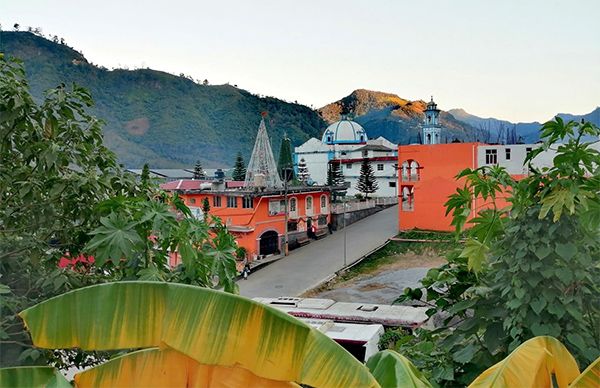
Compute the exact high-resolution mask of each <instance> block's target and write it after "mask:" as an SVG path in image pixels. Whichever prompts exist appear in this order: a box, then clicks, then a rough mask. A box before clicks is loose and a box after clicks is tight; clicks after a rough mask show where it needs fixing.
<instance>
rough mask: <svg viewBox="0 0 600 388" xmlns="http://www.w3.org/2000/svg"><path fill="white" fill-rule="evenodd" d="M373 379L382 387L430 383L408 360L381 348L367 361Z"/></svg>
mask: <svg viewBox="0 0 600 388" xmlns="http://www.w3.org/2000/svg"><path fill="white" fill-rule="evenodd" d="M367 367H368V368H369V369H370V370H371V373H372V374H373V377H375V380H377V382H378V383H379V385H381V386H382V387H383V388H388V387H390V388H392V387H403V388H413V387H414V388H430V387H431V384H430V383H429V381H427V379H426V378H425V376H423V374H422V373H421V372H420V371H419V370H418V369H417V368H416V367H415V366H414V365H413V363H412V362H410V360H409V359H408V358H406V357H404V356H402V355H401V354H398V353H396V352H394V351H393V350H382V351H381V352H377V353H375V354H374V355H373V356H372V357H371V358H369V360H368V361H367Z"/></svg>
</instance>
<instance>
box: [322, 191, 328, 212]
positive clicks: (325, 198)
mask: <svg viewBox="0 0 600 388" xmlns="http://www.w3.org/2000/svg"><path fill="white" fill-rule="evenodd" d="M325 208H327V196H326V195H324V194H323V195H321V209H325Z"/></svg>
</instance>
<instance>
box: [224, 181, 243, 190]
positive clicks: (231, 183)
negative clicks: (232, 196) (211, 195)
mask: <svg viewBox="0 0 600 388" xmlns="http://www.w3.org/2000/svg"><path fill="white" fill-rule="evenodd" d="M225 187H227V188H228V189H237V188H240V187H244V181H226V182H225Z"/></svg>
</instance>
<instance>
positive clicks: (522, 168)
mask: <svg viewBox="0 0 600 388" xmlns="http://www.w3.org/2000/svg"><path fill="white" fill-rule="evenodd" d="M540 146H541V145H540V144H511V145H489V144H481V143H450V144H430V145H407V146H399V147H398V165H399V166H400V176H399V178H398V187H399V191H398V192H399V203H400V206H399V207H398V212H399V229H400V230H410V229H415V228H418V229H425V230H435V231H453V230H454V227H453V226H452V225H451V224H450V223H451V221H452V217H451V215H450V214H449V215H446V208H445V206H444V204H445V203H446V201H447V200H448V197H449V196H450V195H451V194H453V193H455V192H456V189H457V188H462V187H463V186H464V180H456V175H457V174H458V173H459V172H460V171H462V170H464V169H465V168H471V169H475V168H479V167H482V166H493V165H498V166H502V167H504V168H506V170H507V172H508V173H509V174H510V175H511V176H512V177H513V178H515V179H517V180H518V179H522V178H523V177H526V176H527V175H528V174H529V165H524V162H525V158H526V157H527V155H528V154H529V152H531V151H532V150H534V149H536V148H538V147H540ZM593 148H595V149H597V150H599V151H600V144H599V143H596V144H594V145H593ZM555 156H556V151H554V150H547V151H543V152H541V153H540V154H538V155H537V156H536V157H535V158H534V159H533V160H532V161H531V167H533V168H536V169H539V168H543V167H550V166H552V163H553V162H552V161H553V159H554V157H555ZM507 196H508V195H504V196H503V195H500V196H499V197H498V198H497V199H496V205H497V206H499V207H504V206H507V205H508V204H509V203H508V201H507ZM473 202H474V203H473V204H472V209H475V210H473V212H472V214H471V217H474V216H475V215H476V212H477V211H479V210H481V209H482V208H485V207H487V206H491V203H485V202H484V201H483V200H482V199H481V198H474V199H473Z"/></svg>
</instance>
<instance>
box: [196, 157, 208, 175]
mask: <svg viewBox="0 0 600 388" xmlns="http://www.w3.org/2000/svg"><path fill="white" fill-rule="evenodd" d="M194 179H206V173H205V172H204V169H203V168H202V163H200V161H199V160H198V161H196V166H195V167H194Z"/></svg>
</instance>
